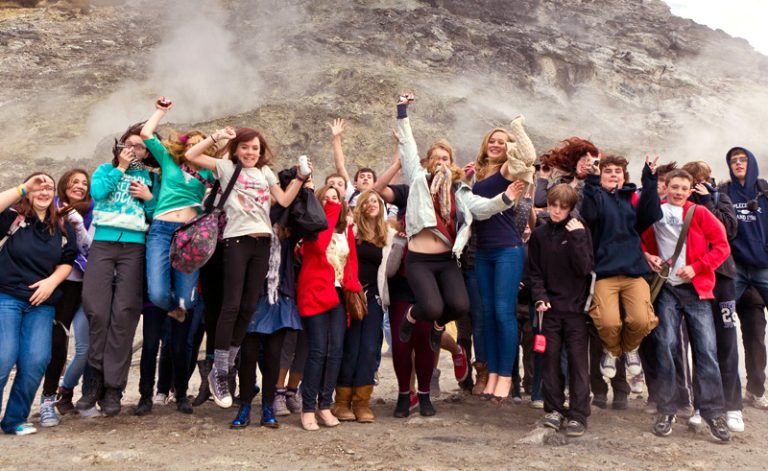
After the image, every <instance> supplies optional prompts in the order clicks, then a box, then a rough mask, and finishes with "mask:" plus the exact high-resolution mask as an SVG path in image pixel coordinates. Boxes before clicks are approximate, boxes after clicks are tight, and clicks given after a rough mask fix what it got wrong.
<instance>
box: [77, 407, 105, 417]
mask: <svg viewBox="0 0 768 471" xmlns="http://www.w3.org/2000/svg"><path fill="white" fill-rule="evenodd" d="M77 413H78V415H80V417H82V418H84V419H91V418H93V417H101V411H100V410H99V408H98V407H96V406H93V407H91V408H90V409H85V410H80V409H78V410H77Z"/></svg>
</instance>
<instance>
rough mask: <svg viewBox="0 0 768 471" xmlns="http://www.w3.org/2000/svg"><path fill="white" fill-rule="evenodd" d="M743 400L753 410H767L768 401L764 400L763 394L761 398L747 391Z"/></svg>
mask: <svg viewBox="0 0 768 471" xmlns="http://www.w3.org/2000/svg"><path fill="white" fill-rule="evenodd" d="M744 399H746V401H747V402H749V403H751V404H752V407H754V408H755V409H763V410H765V409H768V399H766V398H765V394H763V395H762V396H755V395H754V394H752V393H751V392H749V391H747V394H746V395H745V396H744Z"/></svg>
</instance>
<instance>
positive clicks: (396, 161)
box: [373, 131, 400, 204]
mask: <svg viewBox="0 0 768 471" xmlns="http://www.w3.org/2000/svg"><path fill="white" fill-rule="evenodd" d="M392 134H394V136H395V154H394V157H393V158H392V165H390V166H389V168H387V169H386V170H385V171H384V173H382V174H381V175H379V178H378V179H377V180H376V183H374V184H373V190H374V191H375V192H377V193H378V194H379V195H381V198H382V199H383V200H384V201H386V202H387V203H389V204H392V203H394V201H395V192H394V191H392V188H390V187H389V183H390V182H391V181H392V179H393V178H395V175H397V174H398V172H400V137H399V136H398V135H397V132H396V131H393V132H392Z"/></svg>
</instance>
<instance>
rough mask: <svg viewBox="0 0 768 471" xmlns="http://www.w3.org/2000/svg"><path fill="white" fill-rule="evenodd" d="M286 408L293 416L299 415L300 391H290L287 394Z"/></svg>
mask: <svg viewBox="0 0 768 471" xmlns="http://www.w3.org/2000/svg"><path fill="white" fill-rule="evenodd" d="M285 406H286V407H288V410H289V411H290V412H291V414H298V413H300V412H301V394H300V393H299V391H298V390H297V391H295V392H294V391H288V392H287V393H286V394H285Z"/></svg>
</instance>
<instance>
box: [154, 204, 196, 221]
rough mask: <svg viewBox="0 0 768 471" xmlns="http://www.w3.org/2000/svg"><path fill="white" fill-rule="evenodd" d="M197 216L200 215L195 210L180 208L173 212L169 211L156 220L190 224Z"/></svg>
mask: <svg viewBox="0 0 768 471" xmlns="http://www.w3.org/2000/svg"><path fill="white" fill-rule="evenodd" d="M197 214H198V213H197V210H196V209H195V208H191V207H190V208H179V209H174V210H173V211H168V212H167V213H163V214H161V215H160V216H157V217H156V218H155V219H157V220H158V221H167V222H189V221H191V220H192V219H194V218H196V217H197Z"/></svg>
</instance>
